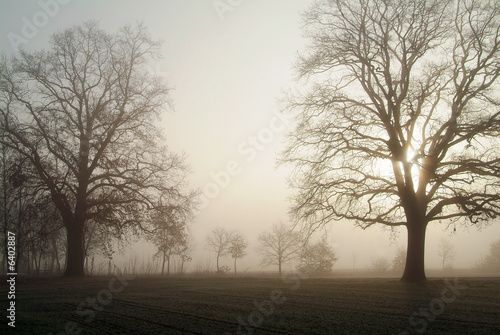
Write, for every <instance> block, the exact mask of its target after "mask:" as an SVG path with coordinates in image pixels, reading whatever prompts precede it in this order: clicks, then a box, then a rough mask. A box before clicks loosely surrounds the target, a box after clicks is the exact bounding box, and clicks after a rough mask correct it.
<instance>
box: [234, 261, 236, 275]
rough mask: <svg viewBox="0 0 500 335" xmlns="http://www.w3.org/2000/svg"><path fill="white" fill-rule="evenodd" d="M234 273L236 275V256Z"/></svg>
mask: <svg viewBox="0 0 500 335" xmlns="http://www.w3.org/2000/svg"><path fill="white" fill-rule="evenodd" d="M234 274H235V275H236V257H235V258H234Z"/></svg>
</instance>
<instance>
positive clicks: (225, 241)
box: [206, 227, 231, 273]
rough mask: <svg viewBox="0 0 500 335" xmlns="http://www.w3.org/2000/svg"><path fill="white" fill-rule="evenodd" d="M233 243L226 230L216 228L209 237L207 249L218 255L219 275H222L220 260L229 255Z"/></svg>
mask: <svg viewBox="0 0 500 335" xmlns="http://www.w3.org/2000/svg"><path fill="white" fill-rule="evenodd" d="M230 242H231V234H230V233H229V232H228V231H227V230H226V229H224V228H221V227H217V228H215V229H214V230H213V231H212V232H211V233H210V235H208V236H207V241H206V243H207V249H208V250H210V251H213V252H215V254H216V255H217V263H216V264H217V273H221V272H222V271H221V268H220V266H219V258H221V257H224V256H227V255H228V254H229V246H230ZM223 272H225V270H224V271H223Z"/></svg>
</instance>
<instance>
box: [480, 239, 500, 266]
mask: <svg viewBox="0 0 500 335" xmlns="http://www.w3.org/2000/svg"><path fill="white" fill-rule="evenodd" d="M479 267H480V268H482V269H484V270H487V271H494V272H500V239H499V240H496V241H494V242H492V243H491V244H490V250H489V253H488V255H487V256H486V257H485V259H484V260H482V261H481V262H480V263H479Z"/></svg>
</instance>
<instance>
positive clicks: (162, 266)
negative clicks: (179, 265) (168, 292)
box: [161, 251, 166, 276]
mask: <svg viewBox="0 0 500 335" xmlns="http://www.w3.org/2000/svg"><path fill="white" fill-rule="evenodd" d="M165 260H166V255H165V251H164V252H163V262H162V264H161V275H162V276H163V274H164V273H165Z"/></svg>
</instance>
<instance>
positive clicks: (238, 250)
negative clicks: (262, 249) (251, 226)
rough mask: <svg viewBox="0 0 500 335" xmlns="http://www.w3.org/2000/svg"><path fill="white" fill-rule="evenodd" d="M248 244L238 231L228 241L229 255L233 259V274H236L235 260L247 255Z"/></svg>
mask: <svg viewBox="0 0 500 335" xmlns="http://www.w3.org/2000/svg"><path fill="white" fill-rule="evenodd" d="M247 247H248V242H247V240H246V239H245V237H244V236H243V235H242V234H241V233H240V232H238V231H234V232H233V233H232V234H231V237H230V240H229V250H228V251H229V254H230V255H231V257H232V258H233V259H234V274H236V260H237V259H239V258H243V257H245V256H246V255H247V252H246V249H247Z"/></svg>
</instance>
